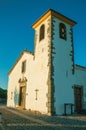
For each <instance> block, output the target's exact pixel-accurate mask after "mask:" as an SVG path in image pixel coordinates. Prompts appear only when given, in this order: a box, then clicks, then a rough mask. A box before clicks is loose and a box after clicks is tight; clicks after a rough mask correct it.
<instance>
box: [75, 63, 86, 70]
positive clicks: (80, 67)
mask: <svg viewBox="0 0 86 130" xmlns="http://www.w3.org/2000/svg"><path fill="white" fill-rule="evenodd" d="M75 69H78V70H83V71H86V67H85V66H81V65H77V64H75Z"/></svg>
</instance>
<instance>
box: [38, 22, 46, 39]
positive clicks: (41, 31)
mask: <svg viewBox="0 0 86 130" xmlns="http://www.w3.org/2000/svg"><path fill="white" fill-rule="evenodd" d="M44 33H45V26H44V24H43V25H42V26H41V27H40V32H39V41H41V40H42V39H44Z"/></svg>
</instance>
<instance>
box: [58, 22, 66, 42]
mask: <svg viewBox="0 0 86 130" xmlns="http://www.w3.org/2000/svg"><path fill="white" fill-rule="evenodd" d="M59 35H60V38H62V39H65V40H66V39H67V36H66V26H65V25H64V24H63V23H60V24H59Z"/></svg>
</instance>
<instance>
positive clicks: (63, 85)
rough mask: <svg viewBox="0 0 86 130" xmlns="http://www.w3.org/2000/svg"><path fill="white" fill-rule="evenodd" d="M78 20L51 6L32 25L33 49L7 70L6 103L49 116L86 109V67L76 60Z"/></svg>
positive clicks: (22, 54) (24, 53) (25, 52)
mask: <svg viewBox="0 0 86 130" xmlns="http://www.w3.org/2000/svg"><path fill="white" fill-rule="evenodd" d="M75 24H76V22H75V21H73V20H71V19H70V18H68V17H66V16H64V15H62V14H60V13H59V12H56V11H55V10H52V9H49V10H48V11H47V12H45V14H43V15H42V16H41V17H40V18H39V19H38V20H37V21H36V22H35V23H34V24H33V25H32V28H33V29H34V30H35V38H34V39H35V40H34V52H33V53H31V52H29V51H27V50H24V51H23V52H22V53H21V55H20V56H19V58H18V59H17V60H16V62H15V64H14V65H13V67H12V68H11V70H10V71H9V73H8V76H9V79H8V97H7V106H8V107H12V108H16V109H17V108H18V109H19V108H20V109H26V110H28V111H33V112H39V113H41V114H46V115H63V114H72V113H81V112H82V111H85V110H86V67H83V66H80V65H76V64H75V63H74V43H73V26H74V25H75Z"/></svg>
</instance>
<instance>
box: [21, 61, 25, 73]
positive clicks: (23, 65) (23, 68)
mask: <svg viewBox="0 0 86 130" xmlns="http://www.w3.org/2000/svg"><path fill="white" fill-rule="evenodd" d="M21 72H22V73H25V72H26V60H24V61H23V62H22V68H21Z"/></svg>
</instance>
